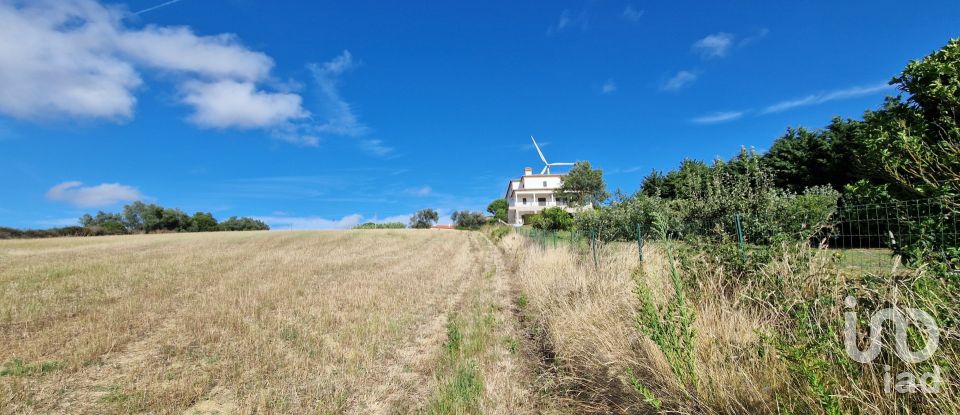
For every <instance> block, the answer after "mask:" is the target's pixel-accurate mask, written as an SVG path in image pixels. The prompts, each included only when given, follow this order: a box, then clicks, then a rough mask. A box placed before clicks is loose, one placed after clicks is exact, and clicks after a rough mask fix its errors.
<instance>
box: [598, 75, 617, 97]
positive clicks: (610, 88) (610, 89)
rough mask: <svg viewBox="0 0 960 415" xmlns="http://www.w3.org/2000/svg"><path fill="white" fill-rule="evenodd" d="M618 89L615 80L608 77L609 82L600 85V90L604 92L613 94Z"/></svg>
mask: <svg viewBox="0 0 960 415" xmlns="http://www.w3.org/2000/svg"><path fill="white" fill-rule="evenodd" d="M616 91H617V84H616V83H614V82H613V79H607V82H604V83H603V86H601V87H600V92H602V93H604V94H612V93H614V92H616Z"/></svg>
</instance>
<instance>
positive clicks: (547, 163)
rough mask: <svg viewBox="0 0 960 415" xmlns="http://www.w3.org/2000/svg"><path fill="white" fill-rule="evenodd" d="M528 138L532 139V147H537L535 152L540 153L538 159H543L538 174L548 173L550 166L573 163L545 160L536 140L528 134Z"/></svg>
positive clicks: (570, 164)
mask: <svg viewBox="0 0 960 415" xmlns="http://www.w3.org/2000/svg"><path fill="white" fill-rule="evenodd" d="M530 140H532V141H533V148H535V149H537V154H539V155H540V160H543V170H540V174H550V167H553V166H572V165H573V163H550V162H548V161H547V158H546V157H544V156H543V152H542V151H540V146H538V145H537V140H536V139H534V138H533V136H532V135H531V136H530Z"/></svg>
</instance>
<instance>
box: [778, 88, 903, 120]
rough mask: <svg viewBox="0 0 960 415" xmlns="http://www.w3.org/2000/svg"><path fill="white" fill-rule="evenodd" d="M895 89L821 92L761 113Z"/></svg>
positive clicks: (848, 89) (852, 89)
mask: <svg viewBox="0 0 960 415" xmlns="http://www.w3.org/2000/svg"><path fill="white" fill-rule="evenodd" d="M891 90H893V87H892V86H890V85H887V84H886V83H882V84H874V85H868V86H857V87H852V88H846V89H838V90H834V91H826V92H819V93H816V94H810V95H807V96H805V97H802V98H797V99H791V100H786V101H781V102H778V103H776V104H773V105H770V106H768V107H766V108H764V109H763V110H762V111H760V112H761V113H762V114H771V113H776V112H783V111H786V110H790V109H793V108H797V107H806V106H811V105H820V104H823V103H827V102H830V101H836V100H841V99H849V98H856V97H861V96H865V95H872V94H877V93H880V92H884V91H891Z"/></svg>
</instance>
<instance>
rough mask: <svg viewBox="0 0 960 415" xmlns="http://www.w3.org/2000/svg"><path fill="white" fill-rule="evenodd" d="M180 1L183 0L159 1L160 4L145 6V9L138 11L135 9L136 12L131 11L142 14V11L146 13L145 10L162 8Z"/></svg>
mask: <svg viewBox="0 0 960 415" xmlns="http://www.w3.org/2000/svg"><path fill="white" fill-rule="evenodd" d="M181 1H183V0H170V1H167V2H163V3H160V4H158V5H156V6H153V7H147V8H146V9H143V10H140V11H137V12H133V14H144V13H147V12H152V11H154V10H157V9H160V8H164V7H167V6H170V5H173V4H176V3H179V2H181Z"/></svg>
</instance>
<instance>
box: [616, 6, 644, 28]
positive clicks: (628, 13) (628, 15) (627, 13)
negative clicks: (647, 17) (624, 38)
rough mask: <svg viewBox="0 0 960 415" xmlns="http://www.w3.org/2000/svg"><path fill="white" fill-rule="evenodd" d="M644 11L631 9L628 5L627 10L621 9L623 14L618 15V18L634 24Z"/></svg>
mask: <svg viewBox="0 0 960 415" xmlns="http://www.w3.org/2000/svg"><path fill="white" fill-rule="evenodd" d="M643 13H644V11H643V10H641V9H637V8H635V7H633V5H631V4H628V5H627V8H625V9H623V13H620V17H622V18H623V19H624V20H626V21H628V22H631V23H636V22H639V21H640V18H641V17H643Z"/></svg>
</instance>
